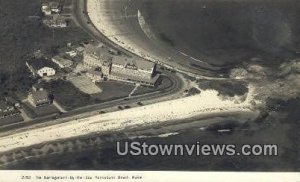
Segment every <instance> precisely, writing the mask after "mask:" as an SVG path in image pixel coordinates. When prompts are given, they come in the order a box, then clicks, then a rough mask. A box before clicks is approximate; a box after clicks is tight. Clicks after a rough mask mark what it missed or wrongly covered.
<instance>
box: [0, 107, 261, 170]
mask: <svg viewBox="0 0 300 182" xmlns="http://www.w3.org/2000/svg"><path fill="white" fill-rule="evenodd" d="M258 115H259V112H257V113H249V112H245V113H244V112H237V113H231V114H225V115H218V116H213V115H209V114H208V115H206V116H200V117H197V116H196V117H194V118H190V119H188V120H184V121H181V120H175V121H168V122H166V123H157V124H154V125H151V126H144V127H139V128H138V129H136V128H127V129H124V130H121V131H116V132H113V131H111V132H105V133H101V134H95V133H91V134H88V135H85V136H81V137H74V138H69V139H67V140H56V141H52V142H50V143H43V144H38V145H34V146H31V147H28V148H23V149H19V150H18V149H17V150H16V151H11V152H10V153H9V154H8V153H6V154H4V155H2V156H0V168H2V169H3V168H4V169H5V168H6V167H8V168H9V167H10V166H18V165H19V164H22V163H23V162H26V161H28V160H31V159H33V160H41V159H43V158H44V157H47V156H50V157H51V156H56V155H67V154H68V153H77V152H79V153H81V152H84V151H90V150H95V149H96V148H98V149H100V150H102V149H105V148H106V147H107V145H108V143H110V142H117V141H126V140H143V139H149V138H156V139H159V138H161V139H163V138H165V137H169V136H176V135H182V134H184V133H185V132H187V131H189V130H195V128H198V129H200V128H207V127H209V126H211V125H214V124H217V125H218V124H222V123H226V122H227V121H228V119H233V120H234V119H237V118H239V121H234V122H237V123H239V124H242V123H244V122H247V121H249V120H252V119H253V118H256V117H257V116H258ZM241 121H242V122H241ZM200 130H201V129H200ZM205 131H206V130H205ZM1 163H2V164H1Z"/></svg>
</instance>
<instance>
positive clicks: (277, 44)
mask: <svg viewBox="0 0 300 182" xmlns="http://www.w3.org/2000/svg"><path fill="white" fill-rule="evenodd" d="M140 6H141V7H142V8H141V12H143V13H144V16H145V19H146V22H148V24H149V25H150V26H151V28H152V30H153V32H154V33H155V35H156V36H157V37H158V38H159V39H160V40H161V41H163V42H165V45H167V46H169V47H171V48H173V49H175V50H178V51H182V52H183V53H185V54H187V55H191V56H193V57H195V58H199V59H201V58H204V60H208V61H209V62H210V63H211V64H216V65H226V64H236V63H240V62H243V61H250V59H251V58H253V57H256V56H265V57H266V59H267V58H269V59H268V60H266V61H272V58H275V57H281V58H289V57H293V56H295V55H296V52H297V51H299V48H300V47H299V46H300V45H299V37H300V26H299V23H298V20H299V18H300V12H299V9H300V1H297V0H184V1H183V0H164V1H161V0H144V1H143V3H142V4H141V5H140Z"/></svg>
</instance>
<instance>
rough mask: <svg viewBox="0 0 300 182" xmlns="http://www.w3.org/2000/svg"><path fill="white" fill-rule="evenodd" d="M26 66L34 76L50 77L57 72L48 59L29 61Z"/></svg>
mask: <svg viewBox="0 0 300 182" xmlns="http://www.w3.org/2000/svg"><path fill="white" fill-rule="evenodd" d="M26 66H27V67H28V68H29V70H30V71H31V73H32V74H33V76H40V77H50V76H54V75H55V74H56V71H55V69H54V67H53V66H52V65H51V64H50V63H49V61H47V60H32V61H27V62H26Z"/></svg>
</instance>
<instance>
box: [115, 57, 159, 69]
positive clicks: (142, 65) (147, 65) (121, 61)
mask: <svg viewBox="0 0 300 182" xmlns="http://www.w3.org/2000/svg"><path fill="white" fill-rule="evenodd" d="M112 63H113V64H118V65H122V66H124V67H125V66H126V65H133V66H136V67H137V68H138V69H142V70H152V69H153V68H154V66H155V63H152V62H150V61H145V60H143V59H133V58H124V57H121V56H115V57H113V60H112Z"/></svg>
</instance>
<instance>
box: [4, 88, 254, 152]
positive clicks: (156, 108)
mask: <svg viewBox="0 0 300 182" xmlns="http://www.w3.org/2000/svg"><path fill="white" fill-rule="evenodd" d="M249 94H250V96H249V95H248V98H247V99H246V101H244V102H242V103H236V100H235V101H234V100H222V99H221V98H220V97H219V96H218V95H217V92H216V91H213V90H206V91H203V92H202V93H201V94H199V95H195V96H190V97H185V98H181V99H175V100H170V101H164V102H160V103H157V104H151V105H147V106H142V107H137V108H131V109H128V110H122V111H116V112H112V113H106V114H99V115H96V116H91V117H87V118H83V119H79V120H72V121H69V122H66V123H61V124H57V125H53V126H49V127H44V128H38V129H33V130H29V131H25V132H20V133H16V134H12V135H10V136H5V137H0V153H2V154H3V153H6V152H9V151H12V150H15V149H18V148H26V147H30V146H33V145H36V144H41V143H47V142H51V141H55V140H64V139H68V138H73V137H80V136H84V135H87V134H92V133H95V134H97V133H103V132H108V131H109V132H116V131H121V130H124V129H127V128H130V127H141V126H151V125H154V124H158V123H159V124H162V123H166V122H168V121H174V120H184V119H188V118H193V117H196V116H201V115H202V116H203V115H206V114H211V115H220V114H222V113H223V114H228V113H232V112H243V111H245V112H254V111H252V108H251V103H250V102H251V100H252V95H251V92H250V93H249ZM195 101H196V102H195ZM197 101H198V102H197ZM187 106H189V107H187Z"/></svg>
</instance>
